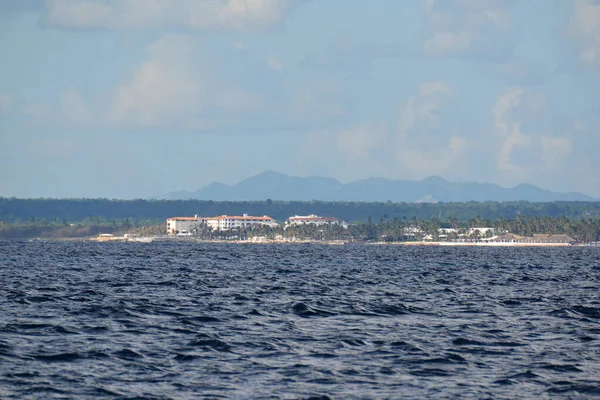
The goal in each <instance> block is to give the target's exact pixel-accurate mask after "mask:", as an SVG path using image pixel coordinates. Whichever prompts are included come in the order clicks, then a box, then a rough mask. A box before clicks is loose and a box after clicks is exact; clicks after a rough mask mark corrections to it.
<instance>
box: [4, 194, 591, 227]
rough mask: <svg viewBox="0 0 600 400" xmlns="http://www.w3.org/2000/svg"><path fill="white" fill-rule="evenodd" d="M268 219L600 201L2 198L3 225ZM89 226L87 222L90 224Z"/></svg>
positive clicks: (582, 206)
mask: <svg viewBox="0 0 600 400" xmlns="http://www.w3.org/2000/svg"><path fill="white" fill-rule="evenodd" d="M243 213H247V214H250V215H269V216H271V217H273V218H275V219H276V220H278V221H284V220H285V219H287V218H288V217H290V216H292V215H306V214H318V215H324V216H332V217H336V218H341V219H344V220H346V221H349V222H357V221H364V222H366V221H367V220H368V219H369V218H371V219H372V220H374V221H378V220H379V219H380V218H385V219H387V220H393V219H394V218H399V219H403V218H406V219H412V218H417V219H431V218H438V219H440V220H446V219H448V218H455V219H457V220H459V221H467V220H469V219H472V218H478V217H481V218H484V219H489V220H496V219H498V218H504V219H515V218H516V217H517V216H521V217H525V216H531V217H551V218H561V217H566V218H569V219H580V218H599V217H600V202H554V203H529V202H504V203H501V202H483V203H478V202H467V203H437V204H430V203H421V204H418V203H392V202H385V203H360V202H322V201H311V202H306V201H292V202H284V201H271V200H266V201H240V202H229V201H200V200H107V199H16V198H2V197H0V221H4V222H10V223H27V222H30V221H31V220H32V219H33V220H35V221H37V222H40V221H50V222H52V223H56V222H62V221H65V222H68V223H72V222H79V221H83V220H86V219H92V220H95V221H97V225H101V224H102V223H105V222H109V223H112V221H117V223H119V222H121V221H124V220H125V219H128V220H129V221H130V222H131V223H132V224H134V225H150V224H156V223H158V222H162V221H164V220H165V219H166V218H168V217H172V216H191V215H194V214H199V215H201V216H205V217H206V216H216V215H222V214H230V215H241V214H243ZM88 225H89V224H88Z"/></svg>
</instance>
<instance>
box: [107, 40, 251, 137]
mask: <svg viewBox="0 0 600 400" xmlns="http://www.w3.org/2000/svg"><path fill="white" fill-rule="evenodd" d="M211 61H212V60H211V59H210V57H209V56H208V55H207V54H206V51H205V49H203V48H202V46H201V44H200V43H199V42H198V41H197V40H196V39H194V38H192V37H189V36H186V35H172V34H169V35H165V36H163V37H162V38H161V39H159V40H158V41H157V42H156V43H154V44H152V45H151V46H149V49H148V59H147V60H146V61H145V62H143V63H142V64H141V65H139V66H138V67H137V68H136V70H135V71H134V73H133V75H132V76H131V77H130V78H129V79H128V80H127V81H126V82H124V83H123V84H122V85H120V86H119V87H118V88H117V91H116V96H115V99H114V102H113V105H112V113H111V120H112V121H113V122H114V123H117V124H125V125H129V126H138V127H151V128H157V127H167V126H169V127H178V128H183V129H196V130H204V129H212V128H215V127H217V126H218V125H220V124H222V123H223V120H220V117H221V116H222V114H223V112H227V111H231V110H246V109H252V108H254V107H257V106H258V103H259V100H258V99H257V97H256V96H255V95H254V94H251V93H249V92H247V91H245V90H244V89H242V88H239V87H236V86H232V85H229V84H228V82H227V81H226V80H225V79H220V78H219V77H218V76H217V75H218V74H216V73H215V71H214V68H213V67H212V64H211ZM208 108H213V111H212V112H211V115H210V116H206V115H203V113H206V110H207V109H208Z"/></svg>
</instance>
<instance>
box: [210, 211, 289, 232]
mask: <svg viewBox="0 0 600 400" xmlns="http://www.w3.org/2000/svg"><path fill="white" fill-rule="evenodd" d="M204 223H205V224H206V225H207V226H208V227H210V228H212V229H213V230H219V231H226V230H229V229H236V228H252V227H254V226H257V225H265V226H269V227H272V228H275V227H277V226H278V224H277V222H275V220H274V219H273V218H271V217H269V216H267V215H263V216H262V217H254V216H251V215H248V214H244V215H242V216H235V215H221V216H219V217H211V218H204Z"/></svg>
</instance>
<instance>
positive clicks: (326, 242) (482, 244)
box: [7, 236, 600, 247]
mask: <svg viewBox="0 0 600 400" xmlns="http://www.w3.org/2000/svg"><path fill="white" fill-rule="evenodd" d="M7 240H11V239H7ZM12 240H21V241H28V242H36V241H45V242H96V243H104V242H119V243H122V242H127V243H153V242H194V243H229V244H259V245H260V244H262V245H269V244H317V245H327V246H346V245H369V246H423V247H431V246H437V247H600V243H578V244H569V243H533V242H530V243H526V242H525V243H520V242H422V241H421V242H360V241H356V242H355V241H346V240H281V239H277V240H275V239H267V240H219V239H196V238H193V237H170V238H169V237H136V238H129V237H106V238H99V237H97V236H96V237H87V238H68V237H66V238H41V237H40V238H30V239H12Z"/></svg>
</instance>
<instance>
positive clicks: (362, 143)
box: [337, 124, 389, 161]
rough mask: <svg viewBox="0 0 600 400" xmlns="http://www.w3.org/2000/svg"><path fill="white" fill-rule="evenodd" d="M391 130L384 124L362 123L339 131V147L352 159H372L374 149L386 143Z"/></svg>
mask: <svg viewBox="0 0 600 400" xmlns="http://www.w3.org/2000/svg"><path fill="white" fill-rule="evenodd" d="M388 135H389V132H388V130H387V127H386V126H385V125H383V124H379V125H362V126H358V127H354V128H350V129H345V130H342V131H340V132H338V133H337V149H338V150H339V151H340V152H342V153H343V154H344V155H345V156H347V157H349V158H352V159H363V161H364V160H371V161H374V160H372V159H373V150H377V149H378V148H379V147H381V146H382V145H384V144H385V142H386V140H387V139H388Z"/></svg>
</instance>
